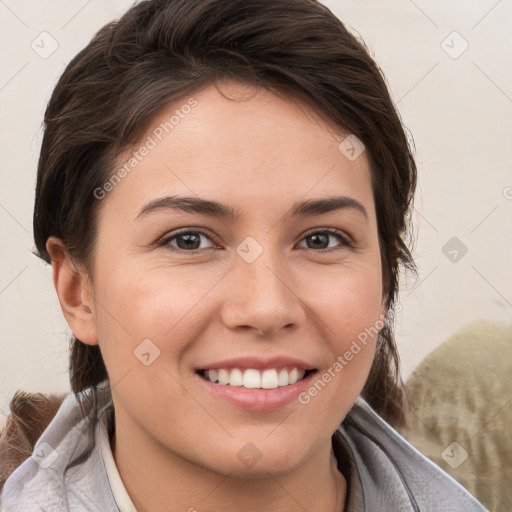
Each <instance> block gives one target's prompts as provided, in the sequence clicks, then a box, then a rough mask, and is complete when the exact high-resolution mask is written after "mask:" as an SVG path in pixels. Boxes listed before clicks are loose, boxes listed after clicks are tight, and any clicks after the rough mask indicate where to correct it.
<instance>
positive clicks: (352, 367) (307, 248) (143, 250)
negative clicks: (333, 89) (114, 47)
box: [47, 83, 385, 512]
mask: <svg viewBox="0 0 512 512" xmlns="http://www.w3.org/2000/svg"><path fill="white" fill-rule="evenodd" d="M222 90H223V91H224V94H226V95H229V97H231V98H236V101H233V100H229V99H226V98H225V97H224V96H222V95H221V94H219V92H218V91H217V90H216V89H215V88H214V87H209V88H207V89H204V90H203V91H201V92H199V93H197V94H194V95H193V97H194V98H195V99H196V100H197V105H196V106H195V107H194V108H193V109H192V110H191V112H190V113H189V114H188V115H187V116H185V117H184V118H183V119H180V122H179V124H178V125H177V126H175V128H174V129H173V131H172V133H170V134H168V135H167V136H165V137H164V138H163V139H162V141H161V142H159V143H158V145H157V147H156V148H154V149H152V150H151V151H150V152H149V154H148V155H147V156H146V157H145V158H144V159H143V160H142V161H141V162H140V163H138V165H137V166H136V168H134V169H133V170H132V171H131V172H130V173H129V174H128V175H127V176H126V177H125V178H123V179H122V180H121V182H120V183H119V184H117V186H116V187H115V188H114V189H113V190H112V191H110V192H109V193H108V194H107V195H106V197H105V198H104V199H103V200H101V204H100V205H99V207H100V209H99V219H98V226H97V229H98V231H97V232H98V236H97V241H96V244H95V247H94V250H93V253H92V255H91V264H92V268H93V279H91V276H89V275H87V273H86V272H85V271H84V270H83V268H82V267H80V265H79V264H77V263H73V262H72V261H70V259H69V258H68V256H67V255H66V252H65V248H64V246H63V244H62V243H61V242H60V241H59V240H57V239H55V238H51V239H49V241H48V244H47V247H48V249H49V252H50V254H51V256H52V266H53V273H54V283H55V287H56V290H57V293H58V296H59V300H60V302H61V305H62V309H63V311H64V314H65V316H66V319H67V321H68V323H69V325H70V327H71V329H72V331H73V333H74V334H75V336H77V337H78V338H79V339H80V340H82V341H83V342H84V343H87V344H90V345H99V346H100V348H101V352H102V355H103V358H104V360H105V364H106V367H107V370H108V373H109V376H110V381H111V385H112V388H113V389H112V396H113V402H114V406H115V411H116V436H115V440H114V443H113V444H112V446H113V454H114V458H115V461H116V464H117V467H118V469H119V473H120V475H121V478H122V480H123V482H124V484H125V487H126V489H127V491H128V494H129V495H130V497H131V499H132V501H133V502H134V504H135V506H136V507H137V509H138V510H139V512H140V511H157V510H158V511H160V510H173V511H174V510H176V511H182V510H190V509H192V510H193V509H194V508H195V509H197V510H198V511H199V512H203V511H214V510H235V508H236V509H237V510H239V509H240V507H242V508H243V510H244V511H256V510H258V511H260V510H266V511H278V510H279V511H281V512H282V511H292V510H293V511H296V510H298V509H299V508H300V507H304V509H306V510H308V511H312V512H314V511H324V512H325V510H338V511H339V510H343V508H344V501H345V493H346V483H345V479H344V478H343V476H342V474H341V473H340V472H339V471H338V469H337V468H336V465H335V458H334V454H333V451H332V446H331V436H332V434H333V432H334V431H335V430H336V429H337V427H338V426H339V424H340V423H341V422H342V420H343V419H344V417H345V416H346V414H347V413H348V411H349V410H350V408H351V407H352V405H353V404H354V401H355V400H356V398H357V396H358V395H359V393H360V392H361V390H362V388H363V386H364V383H365V381H366V378H367V375H368V372H369V369H370V366H371V363H372V361H373V357H374V353H375V342H376V339H375V338H370V340H369V342H368V344H367V346H366V347H364V348H363V349H362V350H361V351H360V352H359V353H358V354H357V355H356V356H354V358H353V359H352V360H351V361H350V363H349V364H348V365H346V366H345V367H344V368H343V371H341V372H339V373H337V374H336V377H335V378H333V379H332V380H331V382H329V383H328V384H327V385H326V386H325V388H324V389H323V390H322V391H321V392H319V393H318V395H317V396H315V397H313V398H311V400H310V402H309V403H308V404H307V405H303V404H301V403H299V401H297V400H294V401H293V402H292V403H290V404H288V405H286V406H284V407H283V408H281V409H279V410H277V411H272V412H268V411H267V412H251V411H246V410H243V409H241V408H239V407H237V406H235V405H232V404H230V403H228V402H226V401H224V400H220V399H218V398H216V397H213V396H212V395H211V394H210V393H209V392H208V391H207V389H206V388H205V387H204V385H203V383H202V382H201V381H200V380H199V379H198V377H197V375H196V373H195V370H196V369H197V368H198V367H201V366H204V365H206V364H207V363H209V362H214V361H219V360H222V359H228V358H232V357H238V356H266V357H267V356H268V357H271V356H274V355H289V356H292V357H298V358H300V359H304V360H306V361H308V362H310V363H311V365H312V366H313V367H314V368H316V369H317V370H318V372H319V375H320V376H321V375H322V374H323V373H324V372H326V371H327V369H328V368H330V367H332V365H333V363H334V362H335V361H336V358H337V356H339V355H343V354H344V353H345V352H346V351H347V350H348V349H349V348H350V345H351V343H352V342H353V340H355V339H356V338H357V336H358V335H359V334H360V333H361V332H362V331H364V330H365V328H369V327H371V326H373V325H375V324H376V322H377V321H378V320H379V318H381V315H383V314H384V313H385V308H384V305H383V290H382V275H381V260H380V252H379V244H378V233H377V222H376V214H375V207H374V200H373V194H372V188H371V182H370V168H369V162H368V159H367V157H366V153H365V152H363V153H362V154H361V155H360V156H359V157H358V158H357V159H356V160H354V161H350V160H349V159H347V158H346V157H345V156H344V155H343V154H342V153H341V152H340V150H339V149H338V144H339V143H340V141H341V140H343V138H344V137H346V135H347V134H346V133H342V132H341V129H340V128H339V127H338V126H335V125H334V124H332V123H331V122H329V121H328V120H326V119H323V118H322V117H320V116H319V114H318V113H317V112H315V111H314V110H312V109H311V108H310V107H308V106H306V105H305V104H303V103H300V102H298V101H296V100H294V101H291V100H290V99H286V98H284V97H282V96H280V95H279V96H278V95H276V94H274V93H271V92H269V91H267V90H265V89H259V90H252V89H251V90H249V89H248V88H247V87H246V86H242V85H240V84H236V83H226V84H224V86H223V88H222ZM185 102H186V100H184V101H183V102H182V103H180V104H174V105H168V106H165V107H164V108H163V109H162V110H161V111H160V112H158V114H157V115H156V116H155V118H154V119H153V121H152V123H150V128H149V130H148V133H147V134H146V136H147V135H148V134H151V130H152V129H154V128H155V127H156V126H158V125H159V123H161V122H163V121H165V120H168V119H169V116H170V115H171V114H172V113H173V112H174V110H176V109H177V108H180V105H183V104H185ZM146 136H144V137H143V139H142V140H146ZM128 156H129V153H126V155H123V158H124V159H126V158H127V157H128ZM123 158H120V159H119V163H120V165H122V163H123V162H124V159H123ZM170 195H180V196H194V197H200V198H203V199H210V200H215V201H218V202H221V203H225V204H227V205H229V206H232V207H235V208H238V209H240V211H241V215H240V217H239V218H238V219H237V220H229V219H218V218H214V217H210V216H207V215H204V214H197V213H186V212H183V211H177V210H176V211H175V210H169V209H159V210H155V211H153V212H151V213H148V214H147V215H143V216H142V217H139V218H138V219H137V216H138V215H139V213H140V211H141V210H142V209H143V207H144V206H145V205H147V204H148V203H149V202H150V201H153V200H155V199H159V198H162V197H165V196H170ZM332 196H348V197H350V198H353V199H354V200H356V201H358V202H359V203H360V204H361V205H362V206H363V207H364V209H365V210H366V212H367V218H365V216H364V215H363V214H361V212H359V211H358V210H356V209H355V208H344V209H341V210H335V211H331V212H327V213H323V214H321V215H315V216H307V217H292V216H291V215H290V211H291V209H292V206H293V204H294V203H295V202H297V201H300V200H308V199H320V198H327V197H332ZM181 228H190V231H192V232H194V228H196V229H199V228H201V229H202V230H203V231H206V233H207V234H208V235H211V238H208V237H205V236H201V237H200V239H199V240H198V241H197V244H196V245H193V244H192V246H190V245H188V246H187V245H186V243H185V244H184V242H183V238H181V239H180V238H174V239H172V240H171V241H168V242H167V243H166V244H163V245H158V244H157V241H158V240H160V239H162V238H163V237H164V236H167V237H168V238H169V236H170V235H172V234H173V233H175V232H176V230H177V229H181ZM326 228H331V229H335V230H339V231H341V232H343V233H345V235H347V236H348V237H349V239H350V240H351V243H352V247H349V246H347V245H346V244H344V243H343V242H341V241H338V240H337V239H336V238H335V237H333V236H332V235H330V236H326V237H325V238H320V240H319V241H316V242H315V240H312V238H311V236H310V235H312V234H315V233H316V234H318V233H319V232H320V234H321V233H322V230H325V229H326ZM195 233H197V231H196V232H195ZM196 236H198V235H196ZM247 236H251V237H253V238H254V239H255V240H256V241H257V243H258V244H259V245H260V246H261V248H262V249H263V252H262V254H261V255H260V256H259V257H258V258H257V259H256V260H255V261H254V262H252V263H247V261H245V260H244V259H243V258H242V257H240V256H239V254H238V253H237V252H236V248H237V247H238V246H239V245H240V244H241V242H242V241H243V240H244V239H245V238H246V237H247ZM178 244H181V245H178ZM189 244H190V243H189ZM180 247H181V248H182V249H181V252H180ZM183 247H185V248H184V249H183ZM187 247H192V249H187ZM196 247H198V248H199V249H198V251H196V252H195V253H194V252H193V248H196ZM187 250H188V253H187V252H185V251H187ZM259 330H261V331H263V332H265V334H266V336H260V335H258V331H259ZM145 339H150V340H152V343H154V345H155V346H157V347H158V349H159V350H160V355H159V357H157V358H156V359H155V360H154V361H153V362H152V363H151V364H150V365H149V366H145V365H144V364H142V363H141V361H140V360H139V359H138V358H137V357H135V356H134V350H136V348H137V347H138V346H139V344H140V343H141V341H142V340H145ZM247 442H251V443H253V444H254V445H255V446H256V447H257V449H258V450H259V452H260V453H261V459H260V460H258V462H257V463H256V464H254V465H253V466H251V467H247V466H246V465H245V464H243V463H242V462H241V460H240V459H239V458H238V457H237V453H238V452H239V450H240V449H241V448H242V447H243V446H244V445H245V444H246V443H247ZM170 504H172V506H171V507H170ZM234 504H236V507H235V508H233V509H230V508H229V506H231V505H233V506H235V505H234Z"/></svg>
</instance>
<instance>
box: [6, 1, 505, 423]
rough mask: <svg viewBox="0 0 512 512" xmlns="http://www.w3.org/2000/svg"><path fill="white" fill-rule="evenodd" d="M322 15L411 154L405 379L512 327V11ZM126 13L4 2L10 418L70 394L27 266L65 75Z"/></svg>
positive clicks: (39, 279)
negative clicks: (346, 45)
mask: <svg viewBox="0 0 512 512" xmlns="http://www.w3.org/2000/svg"><path fill="white" fill-rule="evenodd" d="M324 3H325V4H326V5H328V6H329V7H330V8H331V9H332V10H333V11H334V12H335V13H336V14H337V15H338V16H339V17H340V18H341V20H342V21H343V22H344V23H345V24H346V25H347V26H348V27H349V28H350V29H351V30H352V31H355V32H357V33H359V34H360V36H361V37H363V39H364V40H365V41H366V43H367V45H368V46H369V48H370V50H371V53H372V54H373V56H374V58H375V59H376V60H377V62H378V63H379V65H380V66H381V67H382V69H383V70H384V73H385V74H386V76H387V79H388V82H389V86H390V89H391V92H392V95H393V98H394V100H395V102H396V103H397V104H398V108H399V110H400V113H401V115H402V118H403V121H404V123H405V125H406V126H407V128H408V129H409V130H410V132H411V133H412V134H413V136H414V140H415V143H416V148H417V162H418V167H419V174H420V186H419V190H418V196H417V202H416V214H415V221H416V231H417V246H416V249H415V255H416V260H417V264H418V266H419V278H418V280H416V281H413V280H409V282H408V283H404V284H405V286H404V288H403V291H402V299H401V302H402V304H403V310H402V311H401V312H400V314H399V315H398V325H397V338H398V344H399V347H400V350H401V354H402V360H403V369H404V375H405V376H408V375H409V374H410V372H411V371H412V369H413V368H414V367H415V366H416V365H417V364H418V362H419V361H421V359H422V358H423V357H424V356H425V355H426V354H427V353H429V352H430V351H431V350H432V349H434V348H435V347H436V346H437V345H438V344H440V343H441V342H443V341H444V340H445V339H447V337H449V336H450V335H452V334H453V333H455V332H456V331H457V330H459V329H460V328H461V327H463V326H465V325H467V324H469V323H471V322H473V321H475V320H478V319H486V320H491V321H494V322H499V323H504V324H507V325H510V324H511V323H512V265H511V257H510V255H511V254H512V168H511V162H512V144H511V139H510V137H511V134H512V65H511V62H512V59H511V56H512V38H511V36H510V26H511V19H512V2H510V0H501V1H495V0H493V1H487V0H486V1H484V0H481V1H468V0H464V1H463V0H458V1H452V2H450V3H449V4H448V3H447V2H442V1H440V0H437V1H432V0H429V1H426V0H422V1H420V0H417V1H414V2H413V1H410V0H403V1H398V0H397V1H388V2H381V1H379V0H358V1H356V0H351V1H341V0H332V1H326V2H324ZM129 5H131V2H128V1H122V0H113V1H100V0H89V1H86V0H80V1H77V0H59V1H57V0H44V1H40V0H31V1H28V0H16V1H15V0H2V1H0V23H1V27H2V30H1V31H0V43H1V47H2V66H1V67H0V109H1V110H0V137H1V141H2V152H1V154H0V157H1V167H0V172H1V178H0V179H1V187H0V243H1V251H0V377H1V378H0V409H1V411H2V412H3V413H5V412H7V400H8V398H9V397H10V396H11V395H12V394H13V393H14V391H15V390H16V389H17V388H20V387H21V388H24V389H27V390H33V391H37V390H39V391H44V392H52V391H66V390H68V389H69V384H68V377H67V358H68V336H69V330H68V328H67V326H66V324H65V322H64V320H63V317H62V314H61V312H60V307H59V305H58V302H57V299H56V295H55V292H54V290H53V285H52V283H51V271H50V268H49V267H47V266H45V265H44V264H43V263H42V262H41V261H39V260H38V259H37V258H36V257H35V256H33V255H32V254H31V250H32V249H33V242H32V229H31V223H32V207H33V190H34V183H35V170H36V164H37V158H38V148H39V145H40V141H41V130H40V126H41V122H42V117H43V112H44V109H45V106H46V102H47V101H48V99H49V95H50V93H51V90H52V88H53V86H54V85H55V82H56V80H57V78H58V76H59V75H60V73H61V72H62V71H63V68H64V66H65V65H66V63H67V62H68V61H69V60H70V59H71V58H72V57H73V56H74V55H75V54H76V53H77V52H78V50H80V49H81V48H82V47H83V46H84V45H85V44H86V43H87V42H88V40H89V39H90V38H91V36H92V35H93V34H94V33H95V32H96V31H97V30H98V29H99V28H100V27H101V26H102V25H103V24H105V23H106V22H108V21H110V20H111V19H113V18H115V17H119V16H120V14H122V13H123V12H124V10H125V9H126V8H127V7H128V6H129ZM454 31H456V32H457V33H458V34H453V32H454ZM42 32H47V33H48V34H49V35H40V34H41V33H42ZM41 38H45V39H44V42H45V44H44V47H43V46H42V43H41ZM33 41H35V42H34V43H33ZM443 41H444V42H443ZM31 44H33V45H34V46H35V47H36V48H37V46H36V45H37V44H39V48H38V51H39V52H40V53H41V52H44V51H47V52H49V51H50V50H51V49H52V44H53V45H58V47H57V48H56V49H55V51H54V52H53V53H52V54H51V55H42V56H41V55H40V54H38V53H36V51H34V49H33V48H32V47H31ZM466 46H467V49H466V50H465V51H464V52H463V53H461V52H462V50H463V49H464V48H465V47H466ZM450 54H451V55H450ZM459 54H460V55H459ZM43 57H45V58H43ZM452 237H457V238H458V239H459V240H460V241H461V242H463V243H464V244H465V246H466V247H467V249H468V252H467V253H466V254H465V255H464V256H463V257H461V256H460V254H461V253H460V252H459V253H458V257H459V260H458V261H457V262H453V261H450V259H449V258H448V257H447V256H445V254H444V253H443V251H442V248H443V247H444V246H445V244H446V243H447V242H448V241H449V240H450V239H451V238H452ZM449 251H453V247H448V249H447V250H445V252H447V253H449ZM448 256H450V257H452V258H453V257H454V253H453V252H452V254H451V255H450V254H448ZM511 341H512V340H511ZM453 363H454V364H456V363H457V362H456V361H454V362H453ZM3 422H4V417H3V416H2V414H0V423H3Z"/></svg>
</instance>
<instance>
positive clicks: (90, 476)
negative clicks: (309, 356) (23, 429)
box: [1, 390, 115, 512]
mask: <svg viewBox="0 0 512 512" xmlns="http://www.w3.org/2000/svg"><path fill="white" fill-rule="evenodd" d="M84 398H85V401H86V403H92V400H93V394H92V392H91V391H88V392H87V393H86V394H85V395H84ZM98 399H99V400H98V409H99V410H100V411H102V410H104V409H105V407H107V406H108V405H109V403H108V399H107V396H106V395H105V394H104V392H103V391H101V390H99V393H98ZM98 423H99V422H98V416H96V415H93V414H89V415H86V416H85V417H84V416H83V414H82V411H81V410H80V407H79V404H78V401H77V398H76V396H75V395H74V393H69V394H68V395H67V396H66V397H65V399H64V401H63V402H62V404H61V405H60V407H59V410H58V411H57V414H56V415H55V417H54V418H53V419H52V421H51V422H50V424H49V425H48V427H47V428H46V429H45V430H44V432H43V433H42V435H41V436H40V437H39V439H38V440H37V442H36V443H35V446H34V449H33V452H32V454H31V455H30V456H29V457H28V458H27V459H26V460H25V461H24V462H23V463H22V464H21V465H20V466H19V467H18V468H17V469H16V470H15V471H14V472H13V473H12V474H11V475H10V476H9V478H8V479H7V480H6V482H5V485H4V488H3V490H2V495H1V510H2V512H14V511H16V512H32V511H36V510H38V511H39V510H41V509H42V510H68V508H70V509H72V510H76V511H82V510H83V511H86V510H90V509H91V500H93V502H94V501H96V498H97V499H98V501H101V502H102V503H98V504H97V505H96V506H98V505H103V498H102V496H103V495H104V493H105V492H106V491H107V490H108V489H105V488H104V487H105V482H106V481H107V479H106V477H105V475H104V471H105V469H104V467H103V460H102V458H101V453H100V450H99V446H98V442H97V437H98ZM101 508H102V506H100V509H101ZM112 510H115V509H112Z"/></svg>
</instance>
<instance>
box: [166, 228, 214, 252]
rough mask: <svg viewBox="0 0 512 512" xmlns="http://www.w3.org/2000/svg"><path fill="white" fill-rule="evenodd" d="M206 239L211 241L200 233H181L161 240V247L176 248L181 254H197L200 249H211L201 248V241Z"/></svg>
mask: <svg viewBox="0 0 512 512" xmlns="http://www.w3.org/2000/svg"><path fill="white" fill-rule="evenodd" d="M202 239H207V240H210V241H211V238H210V236H208V235H207V234H206V233H203V232H202V231H181V232H178V233H175V234H173V235H171V236H168V237H166V238H165V239H163V240H162V243H161V245H166V246H170V247H171V248H176V249H177V250H178V251H183V252H199V251H201V250H202V249H209V248H211V247H203V248H202V247H201V240H202Z"/></svg>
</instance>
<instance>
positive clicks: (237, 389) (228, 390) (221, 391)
mask: <svg viewBox="0 0 512 512" xmlns="http://www.w3.org/2000/svg"><path fill="white" fill-rule="evenodd" d="M316 373H317V372H316V371H313V372H311V373H310V374H309V375H308V376H307V377H305V378H304V379H302V380H300V381H299V382H296V383H295V384H290V385H289V386H283V387H280V388H273V389H259V388H258V389H249V388H244V387H243V386H229V385H222V384H216V383H214V382H211V381H209V380H206V379H204V378H203V377H201V376H200V375H197V374H196V377H197V378H198V379H199V380H200V381H201V382H202V384H203V385H204V386H206V389H207V390H208V391H209V392H210V393H212V394H213V395H214V396H217V397H219V398H222V399H223V400H226V401H227V402H229V403H231V404H233V405H236V406H237V407H240V408H242V409H245V410H247V411H260V412H261V411H276V410H278V409H281V408H282V407H284V406H285V405H288V404H289V403H291V402H293V401H294V400H297V397H298V396H299V395H300V393H302V392H303V391H305V390H306V389H307V388H308V387H309V386H310V385H311V380H312V378H313V377H314V375H315V374H316Z"/></svg>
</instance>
